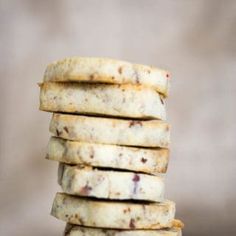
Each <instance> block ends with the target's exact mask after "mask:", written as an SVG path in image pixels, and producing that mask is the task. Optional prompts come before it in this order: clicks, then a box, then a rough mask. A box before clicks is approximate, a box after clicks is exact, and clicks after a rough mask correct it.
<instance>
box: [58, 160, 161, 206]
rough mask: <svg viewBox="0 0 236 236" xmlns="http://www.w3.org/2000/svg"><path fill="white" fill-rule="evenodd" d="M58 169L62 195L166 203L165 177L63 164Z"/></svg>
mask: <svg viewBox="0 0 236 236" xmlns="http://www.w3.org/2000/svg"><path fill="white" fill-rule="evenodd" d="M58 169H59V171H58V173H59V175H58V176H59V179H58V182H59V184H60V185H61V187H62V190H63V192H65V193H68V194H71V195H78V196H84V197H96V198H101V199H116V200H130V199H134V200H145V201H153V202H161V201H163V200H164V199H163V196H164V176H154V175H147V174H140V173H133V172H124V171H111V170H101V169H96V168H92V167H87V166H69V165H66V164H60V165H59V168H58Z"/></svg>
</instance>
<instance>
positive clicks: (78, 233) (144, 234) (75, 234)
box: [64, 224, 182, 236]
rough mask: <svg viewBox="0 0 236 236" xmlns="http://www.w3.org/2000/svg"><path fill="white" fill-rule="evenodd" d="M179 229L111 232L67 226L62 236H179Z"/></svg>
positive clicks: (108, 230) (109, 230)
mask: <svg viewBox="0 0 236 236" xmlns="http://www.w3.org/2000/svg"><path fill="white" fill-rule="evenodd" d="M181 235H182V233H181V228H171V229H164V230H158V229H157V230H112V229H98V228H91V227H84V226H79V225H70V224H67V225H66V228H65V232H64V236H181Z"/></svg>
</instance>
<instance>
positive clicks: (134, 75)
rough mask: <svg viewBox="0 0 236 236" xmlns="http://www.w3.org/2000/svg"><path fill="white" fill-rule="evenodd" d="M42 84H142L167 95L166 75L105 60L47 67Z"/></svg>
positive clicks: (75, 60)
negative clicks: (58, 82)
mask: <svg viewBox="0 0 236 236" xmlns="http://www.w3.org/2000/svg"><path fill="white" fill-rule="evenodd" d="M44 81H76V82H99V83H112V84H141V85H143V86H147V87H152V88H154V89H155V90H157V91H158V92H159V93H161V94H163V95H164V96H167V95H168V90H169V73H168V72H167V71H164V70H160V69H158V68H154V67H151V66H145V65H138V64H132V63H129V62H125V61H118V60H113V59H106V58H83V57H72V58H66V59H64V60H59V61H55V62H53V63H51V64H49V65H48V66H47V68H46V71H45V74H44Z"/></svg>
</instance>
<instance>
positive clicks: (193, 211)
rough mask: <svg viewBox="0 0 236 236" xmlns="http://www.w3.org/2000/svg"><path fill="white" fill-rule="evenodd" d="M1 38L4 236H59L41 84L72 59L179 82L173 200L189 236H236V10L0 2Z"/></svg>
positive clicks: (228, 4) (0, 210) (172, 115)
mask: <svg viewBox="0 0 236 236" xmlns="http://www.w3.org/2000/svg"><path fill="white" fill-rule="evenodd" d="M0 28H1V29H0V81H1V86H0V88H1V93H0V103H1V116H0V126H1V127H0V128H1V136H0V235H1V236H12V235H14V236H15V235H20V236H21V235H22V236H23V235H24V236H30V235H31V236H32V235H34V236H42V235H50V236H56V235H62V230H63V227H64V223H62V222H60V221H58V220H56V219H54V218H53V217H51V216H50V215H49V212H50V208H51V204H52V200H53V197H54V194H55V192H56V191H58V190H59V187H58V186H57V183H56V169H57V164H56V163H55V162H50V161H46V160H44V156H45V147H46V144H47V142H48V139H49V132H48V125H49V120H50V114H48V113H43V112H39V111H38V95H39V89H38V86H37V84H36V83H37V82H39V81H41V79H42V76H43V73H44V69H45V66H46V65H47V64H48V63H50V62H51V61H53V60H56V59H60V58H64V57H66V56H73V55H79V56H103V57H112V58H118V59H124V60H128V61H132V62H137V63H143V64H152V65H155V66H158V67H161V68H165V69H168V70H170V71H171V73H172V79H171V80H172V88H171V96H170V97H169V100H168V114H169V119H168V120H169V122H170V123H171V125H172V146H171V148H172V151H171V160H170V165H169V171H168V175H167V181H166V191H167V197H168V198H169V199H172V200H174V201H176V203H177V217H178V218H180V219H182V220H183V221H184V222H185V225H186V227H185V230H184V234H185V235H187V236H199V235H201V236H210V235H215V236H218V235H224V236H227V235H231V236H232V235H236V189H235V188H236V186H235V182H236V169H235V167H236V157H235V152H236V143H235V141H236V122H235V117H236V111H235V100H236V1H234V0H232V1H230V0H178V1H174V0H167V1H166V0H162V1H161V0H156V1H155V0H126V1H125V0H123V1H122V0H100V1H98V0H97V1H96V0H88V1H82V0H80V1H78V0H77V1H76V0H75V1H72V0H68V1H56V0H55V1H46V0H45V1H43V0H42V1H36V0H35V1H30V0H28V1H27V0H25V1H21V0H18V1H17V0H16V1H11V0H5V1H4V0H0Z"/></svg>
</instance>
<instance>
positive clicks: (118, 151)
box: [46, 137, 169, 175]
mask: <svg viewBox="0 0 236 236" xmlns="http://www.w3.org/2000/svg"><path fill="white" fill-rule="evenodd" d="M46 158H47V159H49V160H54V161H59V162H63V163H68V164H82V165H89V166H93V167H105V168H113V169H121V170H122V169H123V170H131V171H135V172H144V173H148V174H153V175H158V174H159V173H166V171H167V167H168V160H169V150H168V149H163V148H155V149H148V148H134V147H125V146H117V145H109V144H96V143H85V142H76V141H70V140H65V139H61V138H57V137H51V139H50V141H49V143H48V146H47V154H46Z"/></svg>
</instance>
